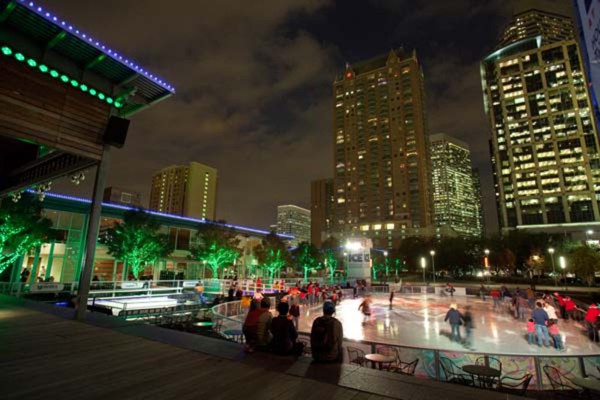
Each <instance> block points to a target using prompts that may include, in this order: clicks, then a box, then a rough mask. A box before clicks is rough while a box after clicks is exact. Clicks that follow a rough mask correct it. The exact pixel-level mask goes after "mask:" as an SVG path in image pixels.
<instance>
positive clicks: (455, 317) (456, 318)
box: [444, 304, 463, 342]
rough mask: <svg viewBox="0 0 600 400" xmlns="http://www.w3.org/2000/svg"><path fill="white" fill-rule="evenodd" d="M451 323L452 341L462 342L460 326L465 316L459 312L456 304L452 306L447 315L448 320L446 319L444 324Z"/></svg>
mask: <svg viewBox="0 0 600 400" xmlns="http://www.w3.org/2000/svg"><path fill="white" fill-rule="evenodd" d="M446 321H449V322H450V327H451V329H452V332H451V333H450V340H452V341H456V342H460V341H461V338H460V326H461V325H462V321H463V316H462V314H461V313H460V312H459V311H458V306H457V305H456V304H451V305H450V309H449V310H448V313H446V318H444V322H446Z"/></svg>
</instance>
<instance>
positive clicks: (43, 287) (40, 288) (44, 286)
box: [29, 283, 65, 293]
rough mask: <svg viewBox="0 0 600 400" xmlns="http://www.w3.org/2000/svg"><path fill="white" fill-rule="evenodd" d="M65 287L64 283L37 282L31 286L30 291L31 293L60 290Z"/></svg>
mask: <svg viewBox="0 0 600 400" xmlns="http://www.w3.org/2000/svg"><path fill="white" fill-rule="evenodd" d="M64 287H65V285H63V284H62V283H36V284H33V285H30V286H29V291H30V292H31V293H40V292H60V291H61V290H63V289H64Z"/></svg>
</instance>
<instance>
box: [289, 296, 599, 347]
mask: <svg viewBox="0 0 600 400" xmlns="http://www.w3.org/2000/svg"><path fill="white" fill-rule="evenodd" d="M429 296H430V297H426V296H421V295H400V294H397V295H396V297H395V298H394V304H393V309H392V310H390V309H389V301H388V297H387V295H381V296H377V295H375V296H373V300H374V301H373V304H372V307H371V308H372V313H373V321H372V323H371V324H366V325H363V324H362V322H363V316H362V314H361V313H360V311H358V305H359V304H360V301H361V299H356V300H354V299H344V300H343V301H342V303H341V304H340V305H339V306H338V307H337V311H336V315H335V316H336V317H337V318H338V319H339V320H340V321H341V322H342V324H343V326H344V336H345V337H346V338H348V339H354V340H370V341H377V342H382V343H390V344H398V345H406V346H415V347H425V348H438V349H448V350H462V351H465V350H466V349H465V347H463V346H462V345H461V344H459V343H454V342H451V341H450V339H449V334H450V326H449V324H448V323H446V322H444V317H445V316H446V312H447V311H448V308H449V306H450V303H453V302H455V303H457V304H458V310H459V311H461V312H464V309H465V306H466V305H470V306H471V312H472V314H473V319H474V321H475V329H474V330H473V348H474V351H480V352H490V353H508V354H532V353H533V350H535V354H549V355H554V354H559V353H558V352H557V351H556V350H554V349H551V348H541V349H538V348H537V346H533V347H532V346H529V345H528V344H527V339H526V332H527V328H526V323H525V322H522V321H519V320H515V319H514V318H513V317H512V315H509V314H508V313H506V312H503V311H499V312H498V313H495V312H494V311H493V310H492V302H491V301H488V302H484V301H482V300H480V299H479V298H473V297H467V298H465V297H458V296H457V297H454V298H448V297H445V298H439V297H436V296H434V295H429ZM319 315H321V312H320V311H319V310H318V309H313V310H312V312H307V313H305V314H303V317H301V318H300V330H301V331H303V332H310V327H311V324H312V320H313V319H314V318H316V317H318V316H319ZM559 328H560V332H561V335H563V341H564V343H567V346H566V349H567V351H566V354H597V353H598V347H597V346H596V345H595V344H593V343H591V342H589V340H588V339H587V337H586V336H585V335H583V334H581V330H582V329H583V327H582V326H580V324H579V323H576V322H573V321H569V322H566V321H563V320H560V322H559ZM461 329H462V332H461V334H462V335H463V336H464V329H463V328H462V327H461ZM534 347H535V349H534ZM560 354H565V353H560Z"/></svg>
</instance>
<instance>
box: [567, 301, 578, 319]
mask: <svg viewBox="0 0 600 400" xmlns="http://www.w3.org/2000/svg"><path fill="white" fill-rule="evenodd" d="M575 307H576V305H575V302H574V301H573V299H571V297H570V296H567V297H565V311H566V312H567V319H569V318H571V319H572V320H574V319H575Z"/></svg>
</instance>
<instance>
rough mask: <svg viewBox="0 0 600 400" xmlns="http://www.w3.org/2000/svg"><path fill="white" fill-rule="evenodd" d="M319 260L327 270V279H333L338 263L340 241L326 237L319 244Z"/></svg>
mask: <svg viewBox="0 0 600 400" xmlns="http://www.w3.org/2000/svg"><path fill="white" fill-rule="evenodd" d="M321 258H322V259H323V263H324V264H325V268H327V273H328V274H329V278H330V279H333V275H334V274H335V271H336V270H337V268H338V265H339V263H340V241H339V240H338V239H336V238H335V237H333V236H330V237H328V238H327V239H326V240H325V241H323V243H322V244H321Z"/></svg>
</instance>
